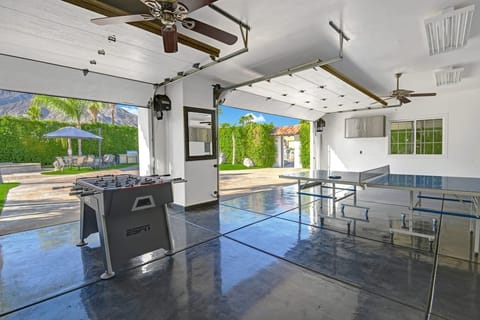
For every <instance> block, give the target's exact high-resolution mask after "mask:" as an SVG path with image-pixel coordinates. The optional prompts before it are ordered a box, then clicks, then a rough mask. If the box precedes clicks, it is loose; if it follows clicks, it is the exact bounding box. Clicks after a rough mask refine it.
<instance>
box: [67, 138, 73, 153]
mask: <svg viewBox="0 0 480 320" xmlns="http://www.w3.org/2000/svg"><path fill="white" fill-rule="evenodd" d="M67 154H68V156H69V157H71V156H72V139H70V138H67Z"/></svg>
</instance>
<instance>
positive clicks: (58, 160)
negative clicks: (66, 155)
mask: <svg viewBox="0 0 480 320" xmlns="http://www.w3.org/2000/svg"><path fill="white" fill-rule="evenodd" d="M65 166H66V164H65V161H63V158H62V157H55V161H54V162H53V167H54V168H55V171H58V170H62V171H63V168H65Z"/></svg>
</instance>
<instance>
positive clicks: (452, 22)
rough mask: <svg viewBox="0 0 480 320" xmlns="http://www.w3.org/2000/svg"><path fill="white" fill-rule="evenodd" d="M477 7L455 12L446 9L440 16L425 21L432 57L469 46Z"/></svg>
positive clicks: (472, 6) (451, 9) (473, 6)
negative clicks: (469, 37)
mask: <svg viewBox="0 0 480 320" xmlns="http://www.w3.org/2000/svg"><path fill="white" fill-rule="evenodd" d="M474 11H475V5H473V4H472V5H470V6H467V7H464V8H461V9H457V10H454V9H453V7H452V8H449V9H446V10H445V11H444V12H442V13H441V14H440V15H438V16H435V17H431V18H427V19H425V30H426V32H427V40H428V48H429V51H430V55H431V56H433V55H436V54H440V53H443V52H447V51H451V50H456V49H459V48H462V47H464V46H465V45H466V44H467V41H468V36H469V33H470V27H471V25H472V19H473V12H474Z"/></svg>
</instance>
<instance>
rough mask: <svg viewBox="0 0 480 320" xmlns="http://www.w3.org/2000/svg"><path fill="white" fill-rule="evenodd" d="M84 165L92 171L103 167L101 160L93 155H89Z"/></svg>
mask: <svg viewBox="0 0 480 320" xmlns="http://www.w3.org/2000/svg"><path fill="white" fill-rule="evenodd" d="M83 163H84V166H85V167H90V168H92V169H98V168H100V167H101V165H102V162H101V160H100V159H98V158H96V157H95V156H93V155H91V154H89V155H88V157H87V158H86V159H85V160H84V162H83Z"/></svg>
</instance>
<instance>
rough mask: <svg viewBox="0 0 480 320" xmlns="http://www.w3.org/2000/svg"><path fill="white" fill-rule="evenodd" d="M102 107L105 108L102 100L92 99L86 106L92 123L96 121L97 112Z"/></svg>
mask: <svg viewBox="0 0 480 320" xmlns="http://www.w3.org/2000/svg"><path fill="white" fill-rule="evenodd" d="M103 108H105V104H104V103H103V102H98V101H94V102H92V103H91V104H90V105H89V106H88V109H87V111H88V114H89V115H90V117H91V118H92V122H93V123H97V122H98V114H99V113H100V110H102V109H103Z"/></svg>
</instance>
